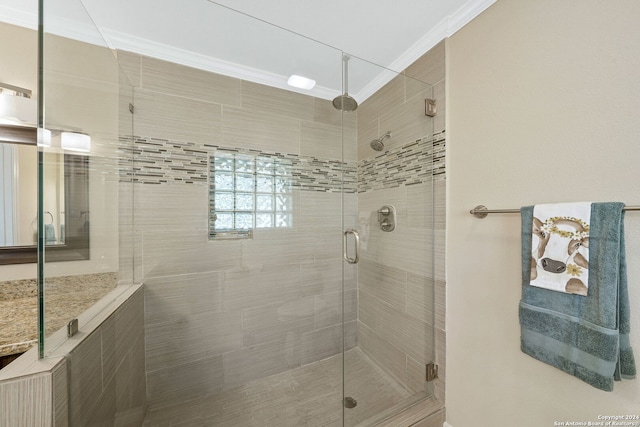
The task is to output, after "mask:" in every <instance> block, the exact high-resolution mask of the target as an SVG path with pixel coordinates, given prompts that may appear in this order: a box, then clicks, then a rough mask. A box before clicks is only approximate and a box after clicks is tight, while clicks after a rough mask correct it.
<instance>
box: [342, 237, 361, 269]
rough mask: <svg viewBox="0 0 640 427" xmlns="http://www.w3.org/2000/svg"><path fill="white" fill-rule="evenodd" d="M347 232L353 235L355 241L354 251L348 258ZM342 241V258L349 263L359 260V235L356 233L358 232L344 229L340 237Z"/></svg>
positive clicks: (355, 262)
mask: <svg viewBox="0 0 640 427" xmlns="http://www.w3.org/2000/svg"><path fill="white" fill-rule="evenodd" d="M349 234H352V235H353V238H354V239H355V243H356V246H355V252H356V253H355V256H354V257H353V258H350V257H349V255H348V254H347V238H348V236H349ZM342 242H343V247H342V248H343V250H342V254H343V256H344V260H345V261H347V262H348V263H349V264H357V263H358V261H360V236H359V235H358V232H357V231H356V230H347V231H345V232H344V235H343V238H342Z"/></svg>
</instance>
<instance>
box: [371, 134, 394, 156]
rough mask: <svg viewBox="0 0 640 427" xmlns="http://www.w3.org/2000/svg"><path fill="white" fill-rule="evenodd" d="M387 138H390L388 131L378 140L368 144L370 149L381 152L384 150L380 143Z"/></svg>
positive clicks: (382, 144)
mask: <svg viewBox="0 0 640 427" xmlns="http://www.w3.org/2000/svg"><path fill="white" fill-rule="evenodd" d="M387 138H391V131H390V130H389V131H387V133H385V134H384V135H382V136H381V137H380V138H376V139H374V140H373V141H371V142H370V143H369V144H370V145H371V148H373V149H374V150H376V151H382V149H383V148H384V143H383V142H382V141H384V140H385V139H387Z"/></svg>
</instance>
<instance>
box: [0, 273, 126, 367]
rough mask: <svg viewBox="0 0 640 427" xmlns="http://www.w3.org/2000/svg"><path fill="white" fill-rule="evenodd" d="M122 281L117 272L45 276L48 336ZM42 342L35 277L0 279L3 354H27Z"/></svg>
mask: <svg viewBox="0 0 640 427" xmlns="http://www.w3.org/2000/svg"><path fill="white" fill-rule="evenodd" d="M117 284H118V277H117V273H97V274H82V275H78V276H62V277H51V278H47V279H45V295H44V298H45V316H44V317H45V335H46V336H48V335H50V334H51V333H53V332H55V331H57V330H58V329H60V328H62V327H64V326H65V325H66V324H67V323H69V321H70V320H72V319H74V318H76V317H77V316H78V315H79V314H80V313H82V312H83V311H85V310H86V309H88V308H89V307H91V306H92V305H93V304H95V303H96V302H97V301H98V300H100V299H101V298H102V297H103V296H105V295H106V294H108V293H109V292H110V291H111V290H113V289H114V288H115V287H116V286H117ZM37 343H38V292H37V283H36V280H35V279H26V280H9V281H5V282H0V356H9V355H12V354H19V353H24V352H25V351H27V350H28V349H30V348H31V347H33V346H34V345H36V344H37Z"/></svg>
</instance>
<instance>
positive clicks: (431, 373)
mask: <svg viewBox="0 0 640 427" xmlns="http://www.w3.org/2000/svg"><path fill="white" fill-rule="evenodd" d="M436 378H438V365H436V364H435V363H433V362H431V363H427V382H430V381H433V380H435V379H436Z"/></svg>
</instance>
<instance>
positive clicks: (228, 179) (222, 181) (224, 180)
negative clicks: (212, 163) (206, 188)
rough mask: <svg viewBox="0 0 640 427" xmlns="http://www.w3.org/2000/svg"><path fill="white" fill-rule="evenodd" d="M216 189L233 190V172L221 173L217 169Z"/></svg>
mask: <svg viewBox="0 0 640 427" xmlns="http://www.w3.org/2000/svg"><path fill="white" fill-rule="evenodd" d="M214 182H215V189H216V191H218V190H233V174H231V173H221V172H217V171H216V178H215V181H214Z"/></svg>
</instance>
